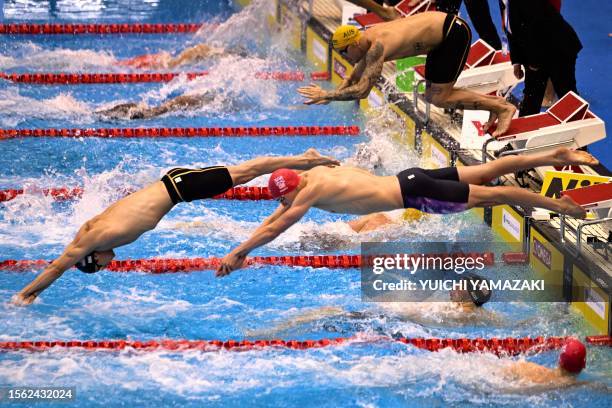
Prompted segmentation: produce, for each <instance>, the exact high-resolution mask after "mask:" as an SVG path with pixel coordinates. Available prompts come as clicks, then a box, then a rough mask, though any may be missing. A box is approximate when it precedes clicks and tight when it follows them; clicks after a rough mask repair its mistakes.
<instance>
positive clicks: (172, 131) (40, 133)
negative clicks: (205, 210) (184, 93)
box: [0, 125, 361, 140]
mask: <svg viewBox="0 0 612 408" xmlns="http://www.w3.org/2000/svg"><path fill="white" fill-rule="evenodd" d="M360 132H361V130H360V128H359V126H354V125H351V126H250V127H247V126H241V127H198V128H195V127H190V128H166V127H164V128H98V129H93V128H89V129H67V128H64V129H0V140H5V139H18V138H25V137H72V138H85V137H99V138H164V137H260V136H263V137H267V136H358V135H359V133H360Z"/></svg>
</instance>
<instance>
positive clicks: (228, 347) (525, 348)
mask: <svg viewBox="0 0 612 408" xmlns="http://www.w3.org/2000/svg"><path fill="white" fill-rule="evenodd" d="M571 338H572V337H569V336H568V337H547V338H545V337H519V338H516V337H507V338H495V337H494V338H489V339H484V338H453V339H440V338H405V337H402V338H390V337H386V336H380V337H375V338H369V339H368V338H362V337H358V336H354V337H340V338H327V339H319V340H302V341H300V340H280V339H274V340H254V341H250V340H242V341H237V340H225V341H222V340H182V339H181V340H172V339H162V340H146V341H138V340H85V341H80V340H72V341H61V340H58V341H55V340H54V341H40V340H39V341H4V342H0V352H11V351H30V352H45V351H54V352H55V351H68V350H82V351H122V350H130V349H131V350H137V351H194V350H196V351H203V352H216V351H252V350H264V349H271V348H272V349H293V350H308V349H317V348H323V347H330V346H339V345H347V346H349V345H359V344H364V343H366V344H371V343H376V342H392V343H403V344H407V345H412V346H414V347H417V348H419V349H423V350H428V351H432V352H435V351H439V350H443V349H447V348H450V349H452V350H454V351H456V352H459V353H472V352H483V353H493V354H496V355H498V356H506V355H518V354H522V353H528V352H542V351H549V350H557V349H560V348H562V347H563V346H564V344H565V343H566V342H567V341H568V340H569V339H571ZM585 341H586V342H587V343H588V344H592V345H595V346H605V345H608V346H609V345H610V337H609V336H589V337H586V338H585Z"/></svg>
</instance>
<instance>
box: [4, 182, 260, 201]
mask: <svg viewBox="0 0 612 408" xmlns="http://www.w3.org/2000/svg"><path fill="white" fill-rule="evenodd" d="M132 192H133V191H130V190H126V191H125V194H126V195H127V194H130V193H132ZM32 193H33V194H37V193H40V194H42V195H43V196H45V197H51V198H52V199H54V200H56V201H66V200H73V199H76V198H80V197H82V196H83V189H82V188H81V187H72V188H70V187H58V188H45V189H41V190H34V191H32ZM23 194H25V191H24V190H23V189H8V190H0V203H1V202H6V201H10V200H13V199H14V198H16V197H18V196H20V195H23ZM212 199H216V200H240V201H258V200H271V199H272V196H271V195H270V191H269V190H268V187H258V186H238V187H233V188H230V189H229V190H227V191H226V192H225V193H222V194H219V195H216V196H214V197H212Z"/></svg>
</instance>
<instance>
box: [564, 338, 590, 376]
mask: <svg viewBox="0 0 612 408" xmlns="http://www.w3.org/2000/svg"><path fill="white" fill-rule="evenodd" d="M585 365H586V347H584V344H582V343H581V342H580V341H578V340H576V339H570V340H568V341H567V343H565V346H564V347H563V350H562V351H561V355H559V367H561V368H562V369H564V370H565V371H569V372H570V373H574V374H578V373H579V372H580V371H582V369H583V368H584V366H585Z"/></svg>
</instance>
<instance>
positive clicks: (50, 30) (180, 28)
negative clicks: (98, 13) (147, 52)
mask: <svg viewBox="0 0 612 408" xmlns="http://www.w3.org/2000/svg"><path fill="white" fill-rule="evenodd" d="M217 26H218V24H192V23H177V24H167V23H166V24H140V23H116V24H82V23H66V24H28V23H16V24H0V35H2V34H5V35H11V34H12V35H16V34H20V35H21V34H29V35H42V34H72V35H77V34H188V33H195V32H197V31H198V30H199V29H201V28H202V27H211V28H214V27H217Z"/></svg>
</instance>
